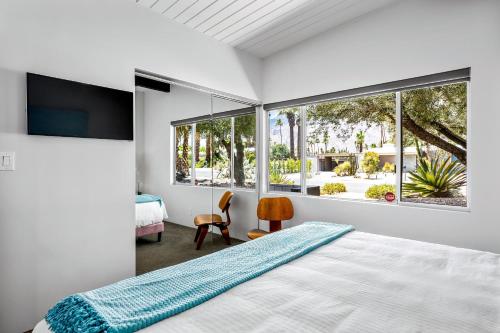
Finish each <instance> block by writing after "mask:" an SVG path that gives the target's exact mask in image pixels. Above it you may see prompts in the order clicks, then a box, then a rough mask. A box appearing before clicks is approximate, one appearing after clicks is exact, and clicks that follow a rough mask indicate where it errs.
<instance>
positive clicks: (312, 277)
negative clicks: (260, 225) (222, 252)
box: [34, 232, 500, 333]
mask: <svg viewBox="0 0 500 333" xmlns="http://www.w3.org/2000/svg"><path fill="white" fill-rule="evenodd" d="M48 332H50V330H49V329H48V327H47V324H46V323H45V321H42V322H40V323H39V324H38V325H37V327H36V328H35V330H34V333H48ZM139 332H141V333H166V332H169V333H170V332H367V333H368V332H369V333H374V332H383V333H387V332H398V333H403V332H433V333H435V332H446V333H450V332H451V333H462V332H473V333H481V332H500V255H497V254H492V253H486V252H480V251H473V250H467V249H459V248H454V247H449V246H441V245H436V244H430V243H423V242H416V241H410V240H404V239H399V238H391V237H385V236H379V235H373V234H368V233H362V232H351V233H349V234H347V235H346V236H344V237H342V238H340V239H338V240H336V241H334V242H332V243H330V244H328V245H325V246H323V247H321V248H319V249H317V250H315V251H313V252H311V253H310V254H308V255H305V256H303V257H301V258H299V259H297V260H295V261H292V262H291V263H289V264H286V265H283V266H280V267H278V268H276V269H274V270H272V271H271V272H268V273H266V274H264V275H262V276H260V277H258V278H256V279H253V280H251V281H248V282H246V283H244V284H241V285H239V286H237V287H235V288H233V289H231V290H229V291H228V292H226V293H224V294H222V295H220V296H218V297H216V298H214V299H212V300H210V301H208V302H205V303H203V304H201V305H199V306H197V307H195V308H193V309H190V310H188V311H185V312H183V313H181V314H179V315H176V316H174V317H172V318H169V319H166V320H163V321H161V322H159V323H156V324H154V325H152V326H150V327H148V328H146V329H143V330H141V331H139Z"/></svg>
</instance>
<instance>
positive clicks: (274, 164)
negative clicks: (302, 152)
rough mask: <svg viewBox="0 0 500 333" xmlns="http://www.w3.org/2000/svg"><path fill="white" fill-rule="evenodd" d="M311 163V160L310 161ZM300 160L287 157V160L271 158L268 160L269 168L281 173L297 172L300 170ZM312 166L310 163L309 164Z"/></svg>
mask: <svg viewBox="0 0 500 333" xmlns="http://www.w3.org/2000/svg"><path fill="white" fill-rule="evenodd" d="M311 163H312V162H311ZM300 167H301V161H300V160H294V159H293V158H289V159H287V160H274V161H273V160H272V161H269V170H270V171H276V172H279V173H281V174H285V173H298V172H300ZM311 168H312V164H311Z"/></svg>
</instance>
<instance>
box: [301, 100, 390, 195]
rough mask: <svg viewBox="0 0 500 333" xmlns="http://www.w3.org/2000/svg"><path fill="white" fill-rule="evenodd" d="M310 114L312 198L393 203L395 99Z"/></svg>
mask: <svg viewBox="0 0 500 333" xmlns="http://www.w3.org/2000/svg"><path fill="white" fill-rule="evenodd" d="M306 114H307V126H306V128H307V135H306V147H307V150H306V151H307V162H306V166H307V178H306V184H307V192H308V194H309V195H316V196H319V195H321V196H325V197H334V198H347V199H358V200H372V201H376V200H384V201H385V200H388V201H391V202H392V201H394V199H395V194H396V188H395V187H396V175H395V172H396V167H395V164H396V146H395V137H396V131H395V121H396V102H395V94H381V95H373V96H367V97H358V98H351V99H345V100H337V101H331V102H325V103H320V104H311V105H308V106H307V107H306ZM387 193H389V194H387Z"/></svg>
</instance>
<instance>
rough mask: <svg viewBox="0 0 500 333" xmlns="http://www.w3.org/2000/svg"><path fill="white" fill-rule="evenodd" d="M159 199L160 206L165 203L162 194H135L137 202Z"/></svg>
mask: <svg viewBox="0 0 500 333" xmlns="http://www.w3.org/2000/svg"><path fill="white" fill-rule="evenodd" d="M155 201H158V203H159V204H160V207H161V206H162V205H163V199H162V198H161V197H160V196H157V195H152V194H138V195H136V196H135V203H138V204H141V203H147V202H155Z"/></svg>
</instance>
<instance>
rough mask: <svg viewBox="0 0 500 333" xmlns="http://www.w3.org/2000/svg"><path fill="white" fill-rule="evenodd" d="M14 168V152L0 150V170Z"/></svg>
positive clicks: (12, 169)
mask: <svg viewBox="0 0 500 333" xmlns="http://www.w3.org/2000/svg"><path fill="white" fill-rule="evenodd" d="M14 170H16V153H14V152H0V171H14Z"/></svg>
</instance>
